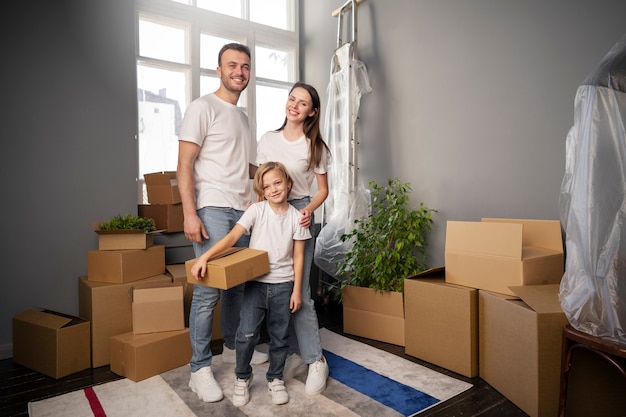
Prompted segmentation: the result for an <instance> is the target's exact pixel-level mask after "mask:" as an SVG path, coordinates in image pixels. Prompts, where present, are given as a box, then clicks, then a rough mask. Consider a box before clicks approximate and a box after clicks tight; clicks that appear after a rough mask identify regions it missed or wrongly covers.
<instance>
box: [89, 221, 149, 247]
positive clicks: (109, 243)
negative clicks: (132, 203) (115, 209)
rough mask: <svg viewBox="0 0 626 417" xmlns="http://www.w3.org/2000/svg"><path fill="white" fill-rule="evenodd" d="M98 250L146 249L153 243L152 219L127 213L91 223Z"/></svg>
mask: <svg viewBox="0 0 626 417" xmlns="http://www.w3.org/2000/svg"><path fill="white" fill-rule="evenodd" d="M93 227H94V230H95V232H96V233H97V234H98V249H100V250H130V249H147V248H149V247H150V246H152V245H153V243H154V236H153V232H155V231H156V222H155V221H154V219H151V218H147V217H139V216H135V215H134V214H131V213H127V214H125V215H120V214H118V215H116V216H113V217H112V218H111V219H109V220H108V221H105V222H98V223H94V224H93Z"/></svg>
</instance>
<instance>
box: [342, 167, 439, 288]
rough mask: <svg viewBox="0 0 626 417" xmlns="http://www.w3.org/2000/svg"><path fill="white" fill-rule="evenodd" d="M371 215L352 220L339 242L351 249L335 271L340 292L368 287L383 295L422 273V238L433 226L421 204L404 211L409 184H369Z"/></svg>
mask: <svg viewBox="0 0 626 417" xmlns="http://www.w3.org/2000/svg"><path fill="white" fill-rule="evenodd" d="M369 188H370V190H371V195H372V203H371V214H370V215H369V216H368V217H366V218H363V219H357V220H355V224H356V227H355V228H354V229H353V230H352V231H351V232H350V233H347V234H343V235H342V236H341V241H342V242H346V241H351V243H352V244H353V246H352V249H351V250H350V251H349V252H348V253H347V254H346V256H345V258H344V262H343V264H342V265H341V266H340V268H339V275H340V277H341V281H340V283H339V286H340V288H343V287H344V286H346V285H353V286H358V287H368V288H372V289H375V290H378V291H382V292H389V291H400V292H401V291H402V290H403V288H404V279H405V278H406V277H409V276H411V275H415V274H416V273H418V272H421V271H424V270H426V269H427V265H426V263H425V261H426V235H427V233H428V232H429V231H430V230H431V226H432V223H433V220H432V213H433V212H436V210H433V209H429V208H428V207H426V206H425V205H424V204H423V203H420V204H419V207H418V208H411V207H410V206H409V200H410V197H409V195H408V193H409V191H410V190H411V185H410V184H409V183H404V184H403V183H401V182H400V180H399V179H397V178H395V179H390V180H389V181H388V183H387V185H386V186H380V185H378V184H377V183H376V182H374V181H371V182H370V183H369Z"/></svg>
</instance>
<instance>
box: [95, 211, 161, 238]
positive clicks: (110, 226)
mask: <svg viewBox="0 0 626 417" xmlns="http://www.w3.org/2000/svg"><path fill="white" fill-rule="evenodd" d="M97 229H98V230H142V231H143V232H144V233H150V232H154V231H155V230H156V224H155V222H154V220H153V219H149V218H146V217H139V216H135V215H134V214H132V213H126V214H124V215H121V214H117V215H115V216H113V217H111V219H109V220H107V221H105V222H100V223H98V225H97Z"/></svg>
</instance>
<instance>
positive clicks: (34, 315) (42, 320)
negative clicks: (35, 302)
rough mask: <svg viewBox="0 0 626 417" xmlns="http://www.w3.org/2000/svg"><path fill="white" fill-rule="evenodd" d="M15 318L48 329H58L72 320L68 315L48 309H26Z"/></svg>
mask: <svg viewBox="0 0 626 417" xmlns="http://www.w3.org/2000/svg"><path fill="white" fill-rule="evenodd" d="M15 318H16V319H18V320H21V321H24V322H28V323H33V324H36V325H38V326H42V327H46V328H49V329H60V328H62V327H63V326H65V325H67V324H68V323H70V322H71V321H72V318H70V317H64V316H60V315H57V314H54V313H52V312H49V311H38V310H26V311H23V312H21V313H20V314H18V315H17V316H15Z"/></svg>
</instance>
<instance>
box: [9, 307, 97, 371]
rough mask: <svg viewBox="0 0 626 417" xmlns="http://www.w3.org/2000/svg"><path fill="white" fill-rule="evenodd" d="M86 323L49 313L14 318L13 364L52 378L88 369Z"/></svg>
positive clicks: (89, 361) (36, 311)
mask: <svg viewBox="0 0 626 417" xmlns="http://www.w3.org/2000/svg"><path fill="white" fill-rule="evenodd" d="M89 331H90V325H89V321H86V320H83V319H81V318H78V317H74V316H70V315H66V314H61V313H57V312H54V311H50V310H43V311H39V310H26V311H23V312H21V313H20V314H18V315H16V316H15V317H13V361H14V362H15V363H18V364H20V365H23V366H25V367H27V368H30V369H34V370H35V371H38V372H41V373H42V374H45V375H48V376H50V377H52V378H57V379H58V378H62V377H64V376H67V375H70V374H73V373H75V372H80V371H82V370H85V369H88V368H89V367H90V366H91V359H90V352H89V346H90V340H91V339H90V334H89Z"/></svg>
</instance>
